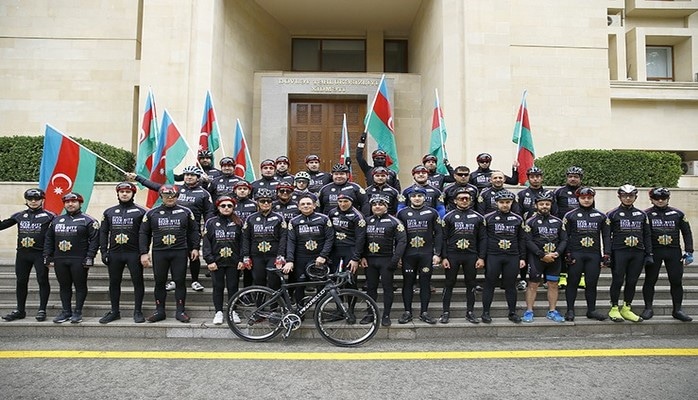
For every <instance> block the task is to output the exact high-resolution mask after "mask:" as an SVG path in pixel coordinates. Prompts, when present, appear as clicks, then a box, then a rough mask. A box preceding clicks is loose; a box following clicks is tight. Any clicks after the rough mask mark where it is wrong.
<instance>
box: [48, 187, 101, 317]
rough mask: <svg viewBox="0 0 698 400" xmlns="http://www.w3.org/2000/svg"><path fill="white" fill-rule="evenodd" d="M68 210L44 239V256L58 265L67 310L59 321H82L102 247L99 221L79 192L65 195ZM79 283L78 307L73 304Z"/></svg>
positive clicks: (51, 264)
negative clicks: (89, 276) (89, 281)
mask: <svg viewBox="0 0 698 400" xmlns="http://www.w3.org/2000/svg"><path fill="white" fill-rule="evenodd" d="M62 199H63V205H64V208H65V214H63V215H60V216H57V217H56V218H54V219H53V221H51V226H49V228H48V231H47V232H46V241H45V242H44V260H45V263H46V265H47V266H48V267H49V268H51V267H53V268H54V272H55V273H56V279H57V280H58V285H59V286H60V294H61V306H62V308H63V310H62V311H61V313H60V314H59V315H58V316H56V318H54V319H53V322H55V323H58V324H60V323H62V322H66V321H68V320H70V323H72V324H78V323H80V322H82V306H83V305H84V304H85V299H86V298H87V273H88V271H89V269H90V267H92V266H93V265H94V259H95V256H96V255H97V250H98V249H99V222H97V220H96V219H94V218H92V217H91V216H89V215H87V214H85V213H83V212H82V210H81V209H80V208H81V207H82V203H83V202H84V200H83V198H82V195H80V194H79V193H73V192H71V193H68V194H66V195H64V196H63V198H62ZM73 285H75V309H73V310H72V312H71V308H70V303H71V300H72V297H73V289H72V287H73Z"/></svg>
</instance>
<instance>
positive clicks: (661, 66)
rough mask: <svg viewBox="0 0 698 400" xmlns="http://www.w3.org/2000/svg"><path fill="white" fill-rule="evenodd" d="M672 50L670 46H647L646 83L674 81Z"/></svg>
mask: <svg viewBox="0 0 698 400" xmlns="http://www.w3.org/2000/svg"><path fill="white" fill-rule="evenodd" d="M672 50H673V49H672V47H671V46H647V47H646V48H645V57H646V61H647V80H648V81H673V80H674V65H673V54H672V53H673V52H672Z"/></svg>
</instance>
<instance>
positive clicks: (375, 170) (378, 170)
mask: <svg viewBox="0 0 698 400" xmlns="http://www.w3.org/2000/svg"><path fill="white" fill-rule="evenodd" d="M379 174H383V175H390V171H389V170H388V168H385V167H374V168H373V171H371V175H379Z"/></svg>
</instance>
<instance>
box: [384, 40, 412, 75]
mask: <svg viewBox="0 0 698 400" xmlns="http://www.w3.org/2000/svg"><path fill="white" fill-rule="evenodd" d="M383 70H384V71H385V72H402V73H406V72H407V40H386V41H384V42H383Z"/></svg>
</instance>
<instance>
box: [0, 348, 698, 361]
mask: <svg viewBox="0 0 698 400" xmlns="http://www.w3.org/2000/svg"><path fill="white" fill-rule="evenodd" d="M696 356H698V348H678V349H670V348H664V349H564V350H497V351H429V352H416V351H408V352H362V353H352V352H347V353H339V352H329V353H306V352H298V353H292V352H290V353H286V352H283V353H279V352H182V351H79V350H14V351H13V350H6V351H0V359H4V358H132V359H133V358H137V359H200V360H342V361H346V360H356V361H358V360H440V359H442V360H447V359H475V358H480V359H497V358H585V357H696Z"/></svg>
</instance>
